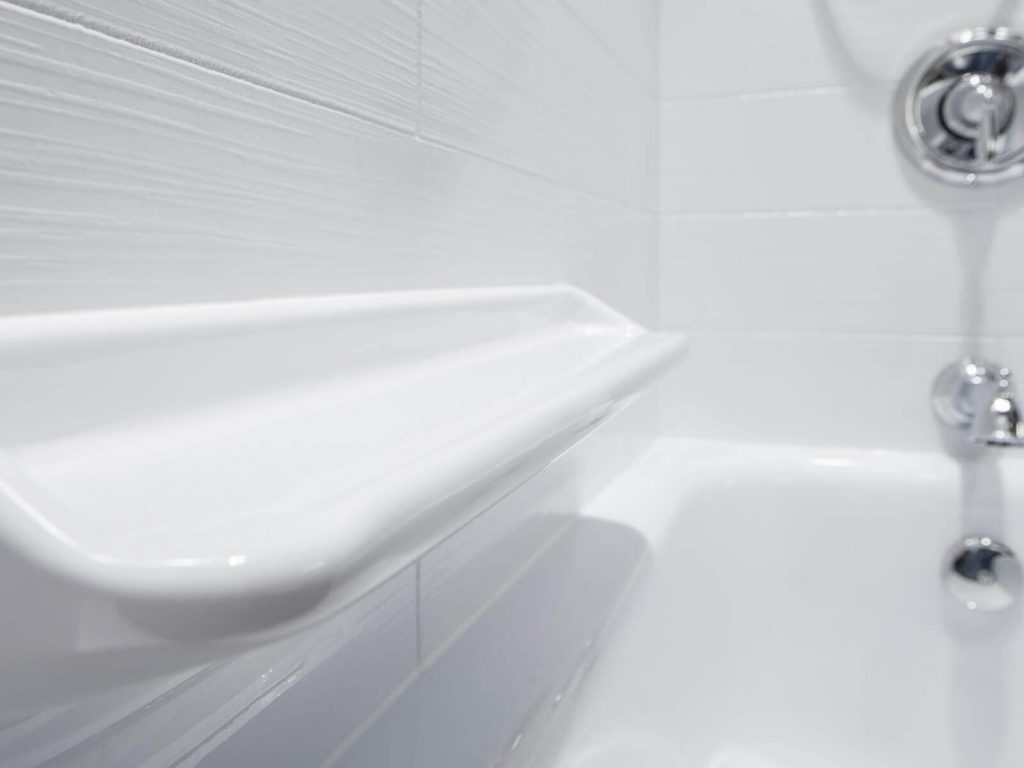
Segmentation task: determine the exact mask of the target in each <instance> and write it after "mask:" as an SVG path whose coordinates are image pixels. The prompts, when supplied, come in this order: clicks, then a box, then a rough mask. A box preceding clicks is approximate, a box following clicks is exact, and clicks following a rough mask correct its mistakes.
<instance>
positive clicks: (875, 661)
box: [534, 441, 1024, 768]
mask: <svg viewBox="0 0 1024 768" xmlns="http://www.w3.org/2000/svg"><path fill="white" fill-rule="evenodd" d="M1022 458H1024V457H1020V458H1018V457H1017V456H1016V455H1013V454H1002V455H1001V457H1000V458H999V463H998V464H997V463H995V462H994V461H983V462H978V463H975V464H973V465H967V466H966V467H963V466H962V465H960V464H957V463H956V462H954V461H952V460H950V459H947V458H944V457H942V456H939V455H927V454H915V453H906V452H886V451H840V450H835V449H829V450H816V449H812V448H798V447H791V448H786V447H778V446H754V445H749V446H737V445H725V444H721V445H716V444H710V443H692V442H683V441H663V442H660V443H658V444H657V445H656V446H655V448H654V449H653V450H652V451H651V452H650V453H649V454H648V455H647V456H646V457H645V458H644V459H643V460H642V462H641V463H640V464H639V465H637V466H636V467H635V468H634V470H633V471H632V472H631V473H630V475H628V476H627V477H625V478H624V479H623V480H622V481H621V482H620V483H618V484H617V486H615V487H614V488H613V489H612V491H611V492H610V493H609V494H607V495H606V496H605V498H604V499H603V500H602V502H601V504H600V505H599V508H598V509H597V510H595V514H597V515H606V516H609V517H612V518H617V519H618V520H619V521H621V522H628V523H629V524H631V525H633V526H634V527H637V528H639V529H640V530H641V532H642V533H643V534H644V536H645V537H646V539H647V541H648V543H649V545H650V548H651V554H652V557H651V561H650V567H649V568H648V571H647V573H646V575H645V576H644V577H643V578H642V579H641V580H640V581H639V584H638V586H637V587H636V588H635V592H634V595H633V599H632V600H631V601H630V604H629V607H628V608H627V609H626V611H625V614H624V615H623V616H621V617H620V619H619V622H618V625H617V627H616V628H615V630H614V631H613V633H612V635H611V637H610V638H609V639H608V640H607V641H606V645H605V648H604V651H603V653H602V655H601V657H600V659H599V661H598V662H597V664H596V666H595V668H594V670H593V672H592V673H591V675H590V676H589V678H588V679H587V681H586V682H585V683H584V685H583V686H582V687H581V690H580V691H579V692H578V694H577V697H576V699H577V701H576V706H575V709H574V712H573V713H572V714H571V715H569V716H567V717H566V718H565V719H564V720H563V722H562V723H561V724H560V725H558V726H557V727H556V728H555V729H554V730H553V732H552V733H551V734H550V736H549V739H548V745H547V749H546V751H545V753H544V754H542V755H541V756H540V757H539V758H538V760H537V761H536V762H535V763H534V765H537V766H555V767H557V768H824V767H832V766H842V768H888V767H889V766H892V768H996V767H999V768H1011V767H1012V768H1019V766H1021V765H1024V727H1021V724H1022V723H1024V707H1022V704H1024V637H1022V635H1021V629H1020V611H1019V610H1015V609H1010V610H1009V611H1007V612H1004V613H1001V614H981V613H977V612H970V611H968V610H967V609H966V608H964V607H962V606H961V605H959V604H956V603H955V602H953V600H952V599H951V598H950V597H948V596H947V594H946V593H945V591H944V588H943V584H942V581H941V567H942V563H943V559H944V556H945V553H946V551H947V550H948V548H949V547H950V545H951V544H952V543H953V542H954V541H955V540H957V539H958V537H960V536H961V535H962V534H964V533H985V534H990V535H993V536H997V537H999V538H1001V539H1003V540H1004V541H1005V542H1006V543H1007V544H1009V545H1010V546H1011V547H1014V546H1017V547H1018V548H1024V530H1022V525H1021V518H1022V516H1024V473H1022V472H1021V468H1022V466H1024V465H1022V464H1021V459H1022ZM1017 608H1019V606H1017Z"/></svg>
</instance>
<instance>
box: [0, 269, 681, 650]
mask: <svg viewBox="0 0 1024 768" xmlns="http://www.w3.org/2000/svg"><path fill="white" fill-rule="evenodd" d="M683 349H684V341H683V339H682V338H681V337H680V336H678V335H672V334H662V333H653V332H649V331H647V330H645V329H643V328H641V327H639V326H637V325H635V324H634V323H632V322H630V321H629V320H628V319H626V318H624V317H623V316H621V315H619V314H618V313H616V312H614V311H612V310H611V309H609V308H608V307H606V306H605V305H603V304H601V303H600V302H598V301H597V300H595V299H594V298H592V297H590V296H588V295H587V294H585V293H583V292H581V291H578V290H575V289H572V288H569V287H562V286H554V287H535V288H507V289H506V288H503V289H487V290H444V291H428V292H415V293H392V294H375V295H350V296H337V297H323V298H302V299H284V300H271V301H250V302H240V303H225V304H202V305H186V306H173V307H156V308H143V309H123V310H121V309H119V310H110V311H100V312H75V313H67V314H54V315H37V316H23V317H9V318H5V319H0V370H2V373H0V420H2V423H3V424H4V428H3V437H2V446H0V447H2V451H0V545H2V547H3V548H4V549H7V550H9V551H12V552H14V553H16V555H17V557H18V560H19V562H22V563H24V564H26V566H25V567H27V568H30V569H31V568H36V569H39V570H40V571H41V572H45V573H46V574H47V575H48V576H47V578H51V577H53V576H56V577H57V580H58V581H59V582H61V583H65V584H70V585H72V586H74V587H77V588H80V589H81V590H84V591H85V592H87V593H89V594H99V595H101V596H105V597H109V598H112V599H114V600H116V601H123V602H125V603H126V604H127V605H130V606H135V607H136V608H139V611H137V613H139V615H145V608H146V607H147V606H152V607H154V610H155V609H156V608H157V607H159V608H160V610H159V611H157V612H156V613H154V615H159V616H160V617H161V618H160V619H159V620H158V621H155V622H154V626H155V627H156V631H157V632H158V634H160V633H166V634H168V635H170V636H174V635H175V634H176V633H177V632H178V630H179V629H181V628H180V627H176V626H172V624H173V622H181V621H185V622H187V621H190V620H191V618H189V617H193V616H200V615H201V614H202V607H203V606H216V608H217V615H218V616H220V617H222V620H218V621H217V622H213V623H208V624H207V625H204V626H205V628H203V629H202V630H201V632H205V633H207V634H208V635H209V637H211V638H216V637H220V636H229V635H234V634H237V633H239V632H246V631H249V630H252V629H264V628H265V627H266V626H270V625H273V624H274V623H275V622H277V621H279V620H281V619H290V618H294V615H293V614H295V613H296V612H299V613H301V612H305V613H315V611H316V610H317V607H316V606H318V605H319V604H320V603H321V602H322V601H323V597H324V595H328V594H329V595H332V596H335V597H337V598H338V599H341V598H342V597H344V596H354V595H355V594H356V592H358V591H359V590H362V589H365V588H367V587H368V586H371V585H372V584H373V583H374V582H375V581H379V580H380V579H382V578H385V577H386V576H387V575H389V574H391V573H394V572H395V571H397V570H398V569H399V568H401V567H403V566H405V565H407V564H408V563H409V562H411V561H412V560H413V559H414V558H415V557H416V556H418V555H419V554H420V553H421V552H422V551H423V550H424V549H425V548H426V547H427V546H430V545H431V544H433V543H435V542H436V541H437V540H439V538H440V537H442V536H443V535H446V534H447V533H448V532H449V531H450V530H451V528H452V526H453V525H455V524H457V523H458V522H459V515H460V514H461V511H462V510H464V509H465V508H466V507H467V506H469V505H471V503H472V502H473V501H474V500H479V499H481V498H485V497H486V494H487V492H488V489H489V488H495V487H499V486H501V484H502V483H503V482H505V483H507V482H508V481H510V480H511V479H514V478H515V477H516V476H517V473H518V475H521V474H522V473H523V472H528V471H535V470H536V468H538V467H539V466H542V465H543V464H544V463H546V462H548V461H550V460H551V459H552V458H553V457H554V456H556V455H557V454H558V453H560V452H561V451H564V450H565V448H566V447H567V446H568V445H570V444H571V443H572V442H574V441H576V440H578V439H579V438H580V437H581V436H582V435H583V434H585V433H586V432H588V431H589V430H590V429H592V428H593V427H594V426H595V425H596V424H597V423H599V422H600V421H601V420H602V419H603V418H604V417H605V416H607V415H608V414H609V413H611V412H613V411H614V410H615V409H616V408H617V407H619V406H620V405H622V404H623V403H624V402H625V401H627V400H628V399H629V398H630V397H632V396H633V395H635V394H636V393H637V392H639V391H640V390H641V389H643V388H644V387H645V386H646V385H647V384H648V383H649V382H651V381H652V379H653V378H654V377H655V376H656V375H657V374H658V373H659V372H661V371H662V370H664V369H665V368H666V367H667V366H669V365H670V364H671V363H672V362H673V361H675V360H676V359H678V358H679V357H680V355H681V353H682V351H683ZM295 595H309V596H310V599H309V600H307V601H305V602H304V601H303V600H296V599H294V596H295ZM283 596H284V597H288V596H290V597H288V605H289V606H291V607H289V608H288V609H287V610H284V611H283V612H282V611H281V610H278V609H277V608H275V606H278V607H279V606H280V603H281V599H282V597H283ZM339 596H340V597H339ZM261 601H262V602H261ZM233 602H235V603H242V602H244V604H245V606H246V610H245V611H243V612H242V613H239V614H238V615H239V616H241V615H242V614H243V613H244V618H243V619H238V621H237V622H235V619H233V618H232V617H233V616H235V615H236V614H234V613H232V612H231V610H230V607H231V605H232V604H233ZM331 602H334V601H333V600H332V601H331ZM140 607H141V608H140ZM192 609H195V610H192ZM254 615H255V616H260V617H262V618H260V619H257V620H255V621H254V620H253V619H252V617H253V616H254ZM161 622H163V623H161ZM233 622H235V623H233ZM182 634H183V636H188V637H192V636H193V635H190V634H189V632H188V631H184V630H182ZM193 634H194V633H193Z"/></svg>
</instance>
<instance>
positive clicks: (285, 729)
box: [198, 568, 417, 768]
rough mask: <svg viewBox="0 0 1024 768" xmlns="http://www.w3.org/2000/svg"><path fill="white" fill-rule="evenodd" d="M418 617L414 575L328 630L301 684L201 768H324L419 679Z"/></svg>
mask: <svg viewBox="0 0 1024 768" xmlns="http://www.w3.org/2000/svg"><path fill="white" fill-rule="evenodd" d="M416 615H417V609H416V577H415V572H414V568H408V569H406V570H405V571H403V572H402V573H401V574H399V575H398V576H396V577H395V578H393V579H391V580H390V581H388V582H387V583H385V584H384V585H382V586H381V587H379V588H377V589H376V590H374V591H373V592H371V593H370V594H369V595H367V596H366V597H364V598H362V599H360V600H359V601H358V602H356V603H355V604H354V605H352V606H351V607H349V608H347V609H345V611H344V613H343V615H342V616H341V617H335V619H333V620H332V621H330V622H329V623H328V625H329V626H328V627H327V629H328V630H330V631H327V632H325V631H324V628H321V630H320V636H319V637H318V638H317V640H318V641H319V642H318V644H317V645H316V646H314V647H313V648H311V649H310V650H309V652H308V653H307V654H305V656H304V658H303V659H302V662H303V663H302V666H301V667H300V668H299V671H298V672H297V673H296V676H297V677H298V679H297V680H296V681H295V682H292V683H291V684H290V685H288V686H286V687H285V688H284V689H283V690H282V691H281V692H279V693H277V694H276V695H275V696H273V697H272V698H270V699H268V700H267V701H265V702H261V703H260V704H259V705H257V706H253V707H250V711H247V712H245V713H242V714H241V715H240V716H239V718H238V721H241V722H237V721H236V722H234V723H232V724H231V727H230V729H229V732H230V735H231V738H227V739H226V740H223V741H221V743H220V744H219V746H217V747H215V748H214V749H213V750H212V751H210V752H209V753H208V754H207V755H206V756H205V758H204V759H202V760H201V761H200V762H199V763H198V765H199V766H201V768H237V767H238V766H247V768H280V766H283V765H302V766H306V765H308V766H318V765H321V764H322V763H323V762H324V761H325V760H326V759H328V758H329V757H330V756H331V755H332V754H334V753H335V752H336V751H337V750H338V749H339V748H340V747H341V746H342V745H344V744H345V742H346V741H347V740H348V739H349V738H350V737H353V736H354V735H355V733H356V730H357V729H358V728H359V726H360V725H361V724H362V723H363V722H364V721H366V720H367V719H368V718H369V717H370V716H371V715H373V714H375V713H376V711H377V710H378V709H379V708H380V707H381V706H382V705H383V704H384V703H385V701H386V700H387V698H388V697H389V696H391V695H392V694H394V693H395V692H396V691H397V690H398V689H399V687H400V686H401V685H402V683H403V682H405V681H406V680H407V679H409V678H411V677H412V675H413V674H414V673H415V671H416V663H417V656H416V633H417V627H416ZM346 619H347V620H346ZM302 640H303V641H305V638H302ZM239 726H241V727H239ZM227 735H228V733H225V734H222V735H221V739H223V738H224V736H227ZM217 740H220V739H211V742H213V741H217ZM203 751H205V750H200V751H199V753H200V754H202V752H203Z"/></svg>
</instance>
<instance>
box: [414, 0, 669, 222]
mask: <svg viewBox="0 0 1024 768" xmlns="http://www.w3.org/2000/svg"><path fill="white" fill-rule="evenodd" d="M645 6H646V7H647V8H650V7H651V6H650V4H645ZM422 21H423V41H422V46H423V48H422V51H423V59H422V61H423V70H422V78H423V79H422V113H421V120H420V130H421V134H422V135H423V137H424V138H427V139H430V140H434V141H438V142H440V143H443V144H445V145H448V146H453V147H458V148H459V149H463V150H466V151H468V152H471V153H474V154H477V155H481V156H484V157H488V158H491V159H494V160H496V161H498V162H501V163H503V164H507V165H512V166H515V167H519V168H523V169H525V170H528V171H530V172H531V173H534V174H536V175H538V176H542V177H544V178H547V179H553V180H556V181H558V182H561V183H563V184H566V185H569V186H571V187H574V188H577V189H581V190H585V191H587V192H591V193H593V194H596V195H600V196H602V197H604V198H606V199H608V200H614V201H616V202H619V203H624V204H630V203H635V202H636V201H637V200H638V199H642V198H643V195H644V193H645V190H646V189H647V187H648V185H649V182H650V176H649V175H648V169H647V168H646V167H645V166H644V164H643V163H642V162H639V161H638V160H637V158H636V156H635V154H636V153H635V152H633V151H631V147H633V144H632V142H633V140H634V137H635V135H636V129H635V123H634V119H635V115H636V107H637V105H646V104H649V103H650V99H649V97H650V95H651V94H650V92H649V91H646V92H639V91H638V89H637V84H636V80H635V78H634V77H631V76H630V74H629V73H628V72H627V71H625V70H624V68H623V67H622V66H621V65H620V64H619V62H618V60H617V59H616V58H613V56H612V55H610V51H609V50H608V48H607V46H606V45H604V44H603V43H602V40H601V39H599V38H598V37H597V36H595V34H594V33H593V32H592V31H591V30H590V29H589V28H588V27H586V26H584V25H583V24H582V23H581V21H580V19H579V17H578V16H577V15H575V14H573V13H572V12H571V11H570V10H569V9H568V8H567V7H566V6H565V5H563V4H562V3H561V2H545V3H515V2H497V1H495V0H490V1H489V2H488V1H485V0H475V1H474V2H468V3H467V2H464V0H424V2H423V7H422ZM553 72H560V73H564V74H565V76H560V77H553V76H552V73H553ZM634 149H635V147H634ZM640 149H641V150H643V149H646V147H641V148H640Z"/></svg>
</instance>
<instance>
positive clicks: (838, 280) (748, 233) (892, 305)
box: [659, 211, 1024, 334]
mask: <svg viewBox="0 0 1024 768" xmlns="http://www.w3.org/2000/svg"><path fill="white" fill-rule="evenodd" d="M1014 229H1016V227H1014ZM1014 240H1015V237H1014V238H1008V239H1007V241H1006V242H1005V246H1004V248H1007V247H1012V246H1011V245H1010V243H1012V242H1013V241H1014ZM661 249H662V250H661V253H662V262H661V281H660V284H659V285H660V290H661V294H660V299H659V301H660V305H661V307H662V319H663V322H665V323H667V324H669V325H671V326H672V327H674V328H685V329H687V331H689V332H694V333H701V332H706V333H713V332H725V333H757V332H777V333H801V332H804V331H813V332H815V333H844V334H845V333H876V334H880V333H898V334H957V333H962V332H964V331H965V330H966V329H965V327H964V322H965V321H964V318H963V314H964V312H967V311H969V308H970V307H971V306H974V305H975V304H976V302H975V301H974V297H973V296H971V295H970V294H969V291H970V289H969V288H967V287H965V281H964V278H965V275H968V273H969V269H970V268H971V267H974V266H976V265H977V261H976V260H974V259H972V258H971V255H970V254H964V255H963V256H961V254H959V253H958V248H957V243H956V238H955V237H954V231H953V227H952V226H951V224H950V222H949V221H948V220H946V219H945V218H944V217H942V216H939V215H937V214H933V213H930V212H928V211H911V212H906V213H886V212H867V213H849V214H789V215H787V214H780V215H770V216H758V215H747V216H744V215H735V216H734V215H728V216H724V217H710V218H707V217H703V218H699V217H694V218H685V217H666V218H665V219H664V220H663V222H662V231H661ZM923 271H925V272H927V278H924V276H923V274H922V272H923ZM993 284H994V281H993ZM1000 314H1002V315H1003V316H1002V317H1000V319H999V323H1000V325H999V326H998V328H996V327H990V328H989V330H990V331H996V330H998V331H999V332H1018V333H1020V332H1024V312H1018V318H1017V320H1016V321H1013V320H1012V318H1010V317H1006V316H1005V313H1000ZM991 319H992V320H993V322H995V318H991Z"/></svg>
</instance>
